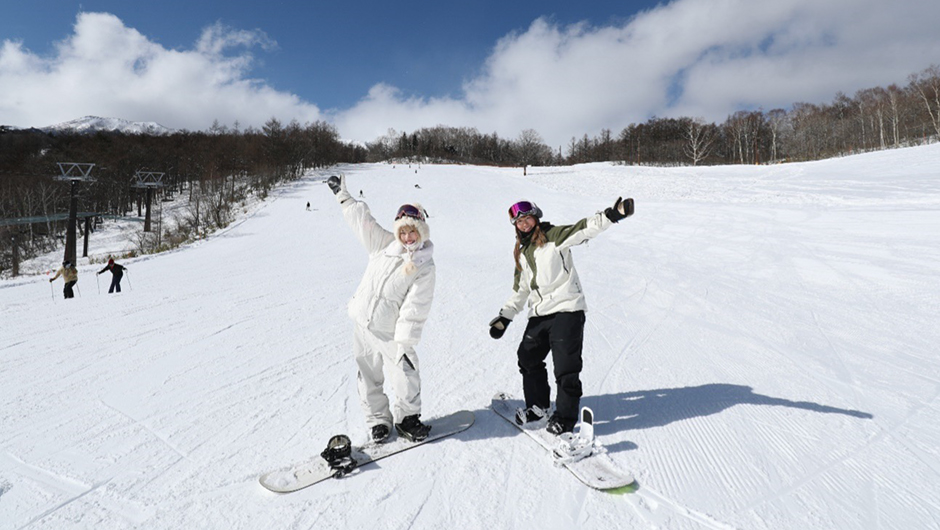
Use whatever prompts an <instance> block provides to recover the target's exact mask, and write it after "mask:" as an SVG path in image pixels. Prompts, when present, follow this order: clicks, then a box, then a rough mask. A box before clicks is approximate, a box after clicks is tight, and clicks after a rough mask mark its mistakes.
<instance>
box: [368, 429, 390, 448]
mask: <svg viewBox="0 0 940 530" xmlns="http://www.w3.org/2000/svg"><path fill="white" fill-rule="evenodd" d="M389 434H391V431H390V430H389V428H388V425H385V424H379V425H376V426H375V427H372V441H373V442H375V443H377V444H381V443H385V441H386V440H388V435H389Z"/></svg>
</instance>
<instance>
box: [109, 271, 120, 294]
mask: <svg viewBox="0 0 940 530" xmlns="http://www.w3.org/2000/svg"><path fill="white" fill-rule="evenodd" d="M123 277H124V275H123V274H112V275H111V287H110V288H108V294H111V293H113V292H115V291H117V292H121V278H123Z"/></svg>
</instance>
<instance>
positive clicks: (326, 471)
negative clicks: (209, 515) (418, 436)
mask: <svg viewBox="0 0 940 530" xmlns="http://www.w3.org/2000/svg"><path fill="white" fill-rule="evenodd" d="M473 420H474V416H473V413H472V412H470V411H469V410H461V411H459V412H455V413H453V414H451V415H449V416H443V417H440V418H432V419H431V420H428V421H426V422H425V423H426V424H428V425H430V426H431V432H430V434H429V435H428V437H427V439H425V440H422V441H420V442H411V441H409V440H407V439H405V438H404V437H401V436H399V437H397V438H395V439H394V440H391V441H389V442H387V443H384V444H374V443H367V444H366V445H364V446H362V447H354V448H353V450H352V457H353V458H354V459H355V460H356V462H357V463H358V467H362V466H364V465H366V464H368V463H369V462H374V461H376V460H379V459H382V458H385V457H387V456H391V455H394V454H396V453H400V452H402V451H407V450H408V449H413V448H415V447H418V446H421V445H424V444H426V443H428V442H433V441H434V440H440V439H441V438H444V437H446V436H450V435H452V434H456V433H458V432H461V431H464V430H467V429H468V428H469V427H470V426H471V425H473ZM356 472H357V471H356ZM356 472H354V473H353V474H355V473H356ZM334 473H335V472H334V470H332V469H330V466H329V465H327V463H326V460H324V459H323V458H321V457H320V456H317V457H316V458H314V459H312V460H310V461H308V462H304V463H302V464H298V465H295V466H292V467H290V468H287V469H282V470H278V471H272V472H270V473H265V474H264V475H262V476H261V479H260V480H261V485H262V486H264V487H265V488H267V489H269V490H271V491H273V492H276V493H290V492H292V491H297V490H300V489H303V488H306V487H308V486H312V485H314V484H316V483H317V482H322V481H324V480H326V479H329V478H332V477H333V474H334Z"/></svg>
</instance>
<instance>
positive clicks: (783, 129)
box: [367, 66, 940, 166]
mask: <svg viewBox="0 0 940 530" xmlns="http://www.w3.org/2000/svg"><path fill="white" fill-rule="evenodd" d="M937 137H940V67H938V66H931V67H929V68H927V69H926V70H924V71H923V72H920V73H917V74H913V75H911V76H910V77H909V79H908V84H907V85H906V86H904V87H901V86H898V85H890V86H888V87H887V88H884V87H876V88H869V89H865V90H859V91H858V92H857V93H856V94H855V96H854V97H848V96H846V95H845V94H841V93H840V94H838V95H837V96H836V97H835V99H834V100H833V101H832V102H831V103H827V104H819V105H817V104H812V103H796V104H794V105H793V106H792V108H790V109H789V110H784V109H773V110H770V111H763V110H754V111H739V112H736V113H734V114H732V115H731V116H728V118H727V119H726V120H725V121H724V122H723V123H720V124H718V123H708V122H706V121H705V120H702V119H696V118H690V117H684V118H652V119H650V120H648V121H646V122H645V123H638V124H637V123H634V124H630V125H629V126H627V127H625V128H624V129H623V130H621V131H620V133H619V134H614V133H613V132H612V131H611V130H609V129H604V130H602V131H600V133H599V134H598V135H597V136H595V137H590V136H588V135H587V134H585V135H584V136H582V137H581V138H576V137H574V138H572V139H571V141H570V142H569V143H568V145H567V146H565V147H566V149H565V150H564V151H566V152H563V149H562V146H558V148H557V149H553V148H550V147H549V146H547V145H545V143H544V142H543V141H542V139H541V137H540V136H539V134H538V132H536V131H534V130H531V129H528V130H525V131H523V132H522V133H521V134H520V135H519V136H518V137H516V138H500V137H499V136H498V135H497V134H495V133H493V134H481V133H480V132H479V131H477V130H476V129H473V128H455V127H445V126H438V127H432V128H424V129H420V130H418V131H415V132H412V133H407V132H401V133H399V132H396V131H394V130H390V131H389V133H388V134H387V135H385V136H383V137H381V138H379V139H378V140H376V141H375V142H373V143H370V144H368V146H367V147H368V153H369V159H370V160H374V161H380V160H389V159H401V158H404V159H425V160H450V161H457V162H464V163H471V164H493V165H502V166H526V165H562V164H577V163H584V162H604V161H620V162H624V163H628V164H656V165H686V164H691V165H698V164H761V163H777V162H781V161H787V160H791V161H799V160H817V159H820V158H827V157H832V156H839V155H842V154H847V153H854V152H860V151H870V150H875V149H886V148H890V147H899V146H902V145H911V144H917V143H923V142H928V141H932V139H936V138H937Z"/></svg>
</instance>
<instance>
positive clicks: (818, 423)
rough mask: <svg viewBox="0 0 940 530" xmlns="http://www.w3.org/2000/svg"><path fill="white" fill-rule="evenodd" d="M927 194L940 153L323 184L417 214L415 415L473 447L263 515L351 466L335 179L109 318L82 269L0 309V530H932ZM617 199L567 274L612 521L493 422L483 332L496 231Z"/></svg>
mask: <svg viewBox="0 0 940 530" xmlns="http://www.w3.org/2000/svg"><path fill="white" fill-rule="evenodd" d="M937 168H940V145H932V146H926V147H919V148H911V149H903V150H897V151H888V152H882V153H873V154H868V155H863V156H856V157H850V158H845V159H839V160H830V161H823V162H815V163H807V164H793V165H783V166H772V167H740V166H735V167H712V168H677V169H654V168H633V167H617V166H611V165H606V164H592V165H586V166H578V167H574V168H534V169H530V172H529V173H530V176H529V177H522V175H521V174H520V173H521V171H519V170H517V169H496V168H480V167H466V166H427V165H424V166H422V167H421V168H420V169H417V167H410V168H409V167H407V166H403V165H398V166H396V167H395V168H394V169H393V168H392V166H389V165H362V166H354V167H345V168H342V171H345V173H346V175H347V179H348V182H349V187H350V190H351V191H352V192H353V194H354V195H358V191H359V190H362V191H363V192H364V195H365V198H366V200H367V201H368V202H369V204H370V206H372V209H373V212H374V213H375V214H376V216H377V218H378V219H379V220H381V221H383V222H385V223H386V224H387V225H391V221H392V216H393V214H394V212H395V210H396V208H397V207H398V206H399V205H400V204H401V203H403V202H407V201H420V202H421V203H423V204H424V205H425V206H426V207H427V209H428V210H429V211H430V213H431V218H430V221H429V222H430V227H431V237H432V239H433V240H434V242H435V245H436V254H435V260H436V262H437V270H438V281H437V290H436V298H435V306H434V310H433V312H432V315H431V319H430V321H429V323H428V326H427V328H426V330H425V337H424V340H423V341H422V343H421V344H420V346H419V349H418V352H419V355H420V360H421V369H422V373H423V382H424V388H423V396H424V404H425V414H426V415H429V416H433V415H436V414H441V413H445V412H448V411H452V410H456V409H460V408H468V409H470V410H473V411H474V412H475V413H476V415H477V421H476V424H475V425H474V426H473V427H472V428H470V429H469V430H468V431H466V432H464V433H462V434H459V435H456V436H454V437H452V438H449V439H446V440H442V441H440V442H436V443H434V444H430V445H428V446H427V447H425V448H422V449H419V450H415V451H411V452H408V453H403V454H401V455H399V456H395V457H394V458H391V459H388V460H387V461H383V462H382V463H381V465H374V466H369V467H366V468H363V469H362V470H361V472H360V473H359V474H358V475H356V476H353V477H349V478H347V479H344V480H339V481H330V482H327V483H323V484H319V485H317V486H314V487H312V488H310V489H307V490H304V491H301V492H298V493H295V494H290V495H283V496H278V495H275V494H271V493H269V492H267V491H265V490H264V489H262V488H261V486H260V485H258V483H257V478H258V476H259V475H260V474H261V473H262V472H264V471H267V470H270V469H273V468H277V467H280V466H283V465H286V464H290V463H293V462H297V461H302V460H304V459H307V458H316V455H318V454H319V452H320V450H322V448H323V446H324V445H325V443H326V441H327V439H328V438H329V436H330V435H332V434H337V433H349V434H350V435H352V437H353V438H354V440H359V441H362V440H364V438H365V433H364V428H363V422H362V416H361V412H360V410H359V406H358V403H357V398H356V373H355V366H354V363H353V360H352V358H351V355H350V351H351V334H352V329H351V323H350V321H349V320H348V319H347V318H346V316H345V304H346V301H347V300H348V298H349V297H350V296H351V295H352V293H353V291H354V289H355V286H356V285H357V283H358V281H359V278H360V276H361V274H362V272H363V270H364V268H365V260H366V255H365V252H364V251H363V250H362V248H361V247H360V246H359V244H358V243H357V242H356V241H355V240H354V238H353V235H352V233H351V231H350V230H349V228H348V227H346V226H345V225H344V223H343V221H342V219H341V217H340V215H339V208H338V206H337V205H336V203H335V201H334V199H333V196H332V194H331V193H330V192H329V190H328V189H327V187H326V186H324V185H323V184H322V181H323V179H324V178H325V176H326V175H328V173H319V174H311V175H309V177H308V178H307V179H305V180H304V181H302V182H299V183H296V184H294V185H291V186H290V187H287V188H285V189H282V190H280V191H279V192H278V193H277V194H276V196H275V197H274V199H272V200H271V201H270V202H269V203H268V204H267V205H266V206H265V207H263V208H261V209H260V210H258V211H257V212H256V213H254V214H253V215H251V216H250V217H249V218H246V219H244V220H243V221H242V222H239V223H237V224H236V225H234V226H232V227H230V228H229V229H227V230H226V231H225V232H223V233H220V234H218V235H216V236H214V237H212V238H210V239H209V240H207V241H203V242H200V243H199V244H196V245H193V246H191V247H189V248H186V249H183V250H180V251H175V252H172V253H169V254H165V255H161V256H153V257H145V258H140V259H137V260H133V261H131V262H129V263H127V265H128V266H129V277H127V278H126V279H125V282H124V283H125V292H124V293H123V294H121V295H112V296H108V295H105V294H101V295H99V294H97V289H96V277H95V276H94V271H95V269H96V267H92V266H86V267H85V268H83V269H82V270H81V279H80V282H79V286H80V288H81V297H80V298H76V299H74V300H71V301H68V302H65V301H64V300H62V299H61V294H60V290H61V283H60V282H57V283H56V284H54V287H53V288H50V286H49V283H48V281H47V279H46V277H43V276H41V277H35V278H34V279H33V280H32V281H30V280H26V281H24V280H22V279H17V280H15V281H14V280H11V281H5V282H0V410H2V411H3V413H2V414H0V528H3V529H7V528H9V529H18V528H25V527H28V528H56V529H61V528H95V529H101V528H128V527H134V526H138V527H142V528H174V529H175V528H356V529H359V528H470V529H489V528H518V529H529V528H543V529H551V528H596V529H609V528H669V529H686V528H688V529H694V528H721V529H727V528H741V529H783V528H820V529H832V528H835V529H855V528H897V529H905V530H906V529H912V528H937V527H938V521H940V501H938V499H940V495H938V493H940V487H938V486H937V484H938V482H940V421H938V416H940V414H938V411H940V402H938V396H940V356H938V351H937V348H938V347H937V344H940V331H938V328H937V325H936V318H937V315H938V314H940V274H938V272H940V270H938V263H940V189H938V187H940V178H938V169H937ZM415 184H420V189H419V188H416V187H415ZM621 194H623V195H630V196H633V197H635V198H636V199H637V213H636V215H635V216H634V217H632V218H630V219H627V220H626V221H624V222H622V223H621V224H619V225H617V226H614V227H612V228H611V229H610V230H609V231H607V232H605V233H604V234H602V235H601V236H599V237H598V238H597V239H595V240H594V241H592V242H590V243H589V244H587V245H584V246H581V247H578V248H576V249H575V250H574V254H575V260H576V262H577V265H578V268H579V272H580V274H581V279H582V282H583V287H584V289H585V291H586V294H587V300H588V305H589V312H588V320H587V325H586V328H585V354H584V357H585V368H584V372H583V381H584V388H585V397H584V403H585V404H587V405H590V406H591V407H592V408H593V409H594V410H595V412H596V414H597V426H596V432H597V434H598V436H599V439H600V441H601V442H602V443H604V444H605V445H606V447H607V449H608V451H609V454H610V456H611V457H612V458H613V459H614V460H615V461H616V462H618V463H619V464H620V465H622V466H624V467H626V468H629V469H631V470H633V471H634V473H635V474H636V476H637V477H638V485H639V487H638V490H637V491H636V492H635V493H630V494H626V495H611V494H608V493H602V492H596V491H592V490H588V489H586V488H585V487H584V486H582V485H581V484H580V483H579V482H578V481H577V480H575V479H574V478H573V477H571V476H570V475H569V474H568V473H567V472H566V471H565V470H563V469H557V468H554V467H553V466H552V465H551V464H550V463H549V462H548V461H547V460H546V457H545V455H544V451H543V450H542V449H541V448H539V447H537V446H535V444H534V443H532V441H531V440H529V439H528V438H526V437H524V436H521V435H520V434H519V433H518V431H517V430H516V429H514V428H513V427H512V426H510V425H508V424H506V423H505V422H504V421H503V420H502V419H499V418H497V417H496V416H495V415H494V414H492V413H491V412H490V411H489V410H488V405H489V401H490V397H491V396H492V395H493V394H494V393H495V392H496V391H498V390H506V391H510V392H513V393H515V394H520V393H521V384H520V376H519V375H518V370H517V368H516V363H515V349H516V346H517V345H518V342H519V340H520V338H521V336H522V331H523V329H524V319H523V318H522V317H520V318H518V319H517V321H516V322H514V323H513V324H512V325H511V326H510V327H509V330H508V331H507V333H506V336H505V337H503V339H502V340H500V341H494V340H492V339H490V338H489V336H488V334H487V332H486V323H487V322H488V321H489V320H490V319H491V318H492V317H493V316H494V315H495V314H496V312H497V310H498V309H499V307H500V306H501V305H502V303H503V302H504V301H505V299H506V298H507V297H508V296H509V294H510V288H511V279H512V276H511V275H512V260H511V246H512V242H513V233H512V227H511V226H510V224H509V223H508V220H507V216H506V209H507V207H508V206H509V204H511V203H512V202H514V201H516V200H519V199H523V198H526V199H529V200H534V201H536V202H537V203H538V204H539V206H540V207H541V208H542V210H543V211H544V212H545V213H546V218H547V219H548V220H551V221H553V222H555V223H566V222H574V221H576V220H578V219H579V218H581V217H583V216H585V215H588V214H591V213H593V212H595V211H597V210H599V209H602V208H604V207H606V206H608V205H609V204H611V203H613V200H614V199H615V198H616V197H617V196H618V195H621ZM307 201H310V203H311V205H312V208H313V210H312V211H307V210H306V209H305V205H306V203H307ZM93 245H94V242H93ZM104 276H105V277H107V276H108V275H107V274H105V275H104ZM105 277H102V278H100V281H101V283H102V290H104V288H105V287H106V279H105Z"/></svg>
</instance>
